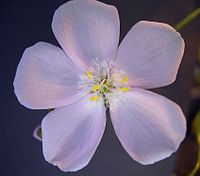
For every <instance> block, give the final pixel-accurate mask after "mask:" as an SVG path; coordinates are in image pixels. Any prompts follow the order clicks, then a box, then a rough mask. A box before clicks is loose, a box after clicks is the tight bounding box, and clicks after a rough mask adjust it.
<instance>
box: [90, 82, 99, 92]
mask: <svg viewBox="0 0 200 176" xmlns="http://www.w3.org/2000/svg"><path fill="white" fill-rule="evenodd" d="M99 89H100V86H99V85H98V84H95V85H94V86H93V87H92V92H96V91H97V90H99Z"/></svg>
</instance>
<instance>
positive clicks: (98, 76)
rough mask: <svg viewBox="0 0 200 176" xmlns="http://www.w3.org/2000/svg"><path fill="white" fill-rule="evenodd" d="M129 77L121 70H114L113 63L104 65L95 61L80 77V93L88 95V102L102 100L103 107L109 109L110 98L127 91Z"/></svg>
mask: <svg viewBox="0 0 200 176" xmlns="http://www.w3.org/2000/svg"><path fill="white" fill-rule="evenodd" d="M128 82H129V77H128V76H127V75H126V73H125V72H124V71H122V70H117V69H116V68H115V64H114V62H110V63H106V62H105V61H103V62H100V61H99V60H98V59H95V60H94V61H93V63H92V67H91V69H89V70H85V73H84V74H83V75H81V76H80V82H79V87H80V91H81V93H84V94H87V95H89V100H88V101H90V102H92V103H94V102H96V101H99V100H100V99H103V102H104V106H105V107H106V108H108V107H109V104H110V103H109V102H110V97H111V96H112V95H113V94H116V93H118V92H120V93H126V92H128V91H129V89H130V88H129V86H128V85H129V83H128Z"/></svg>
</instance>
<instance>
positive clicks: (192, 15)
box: [174, 7, 200, 31]
mask: <svg viewBox="0 0 200 176" xmlns="http://www.w3.org/2000/svg"><path fill="white" fill-rule="evenodd" d="M198 15H200V7H198V8H197V9H195V10H193V11H192V12H191V13H190V14H189V15H187V16H186V17H185V18H184V19H182V20H181V21H180V22H179V23H178V24H177V25H176V26H175V27H174V28H175V29H176V30H177V31H178V30H180V29H182V28H183V27H184V26H186V25H187V24H188V23H190V22H191V21H192V20H193V19H195V18H196V17H197V16H198Z"/></svg>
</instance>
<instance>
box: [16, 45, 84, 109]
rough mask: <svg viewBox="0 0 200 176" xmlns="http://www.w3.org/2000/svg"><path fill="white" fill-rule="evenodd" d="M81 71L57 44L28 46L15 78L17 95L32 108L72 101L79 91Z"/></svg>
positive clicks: (21, 101)
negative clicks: (78, 83) (78, 84)
mask: <svg viewBox="0 0 200 176" xmlns="http://www.w3.org/2000/svg"><path fill="white" fill-rule="evenodd" d="M78 74H80V71H79V70H78V69H77V68H76V67H75V66H74V65H72V63H70V60H69V59H68V57H67V56H66V54H65V53H64V52H63V51H62V50H61V49H60V48H58V47H56V46H54V45H51V44H48V43H45V42H39V43H37V44H35V45H33V46H31V47H29V48H27V49H26V50H25V52H24V54H23V56H22V58H21V61H20V63H19V65H18V68H17V72H16V76H15V79H14V88H15V94H16V96H17V98H18V100H19V101H20V103H21V104H23V105H24V106H26V107H28V108H32V109H48V108H54V107H59V106H63V105H67V104H70V103H72V102H74V101H76V100H77V99H80V97H79V96H78V95H76V94H77V91H78V90H77V82H78V79H79V78H78Z"/></svg>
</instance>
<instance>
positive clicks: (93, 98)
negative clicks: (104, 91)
mask: <svg viewBox="0 0 200 176" xmlns="http://www.w3.org/2000/svg"><path fill="white" fill-rule="evenodd" d="M98 99H99V97H98V96H97V95H94V96H93V97H91V98H90V101H96V100H98Z"/></svg>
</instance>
